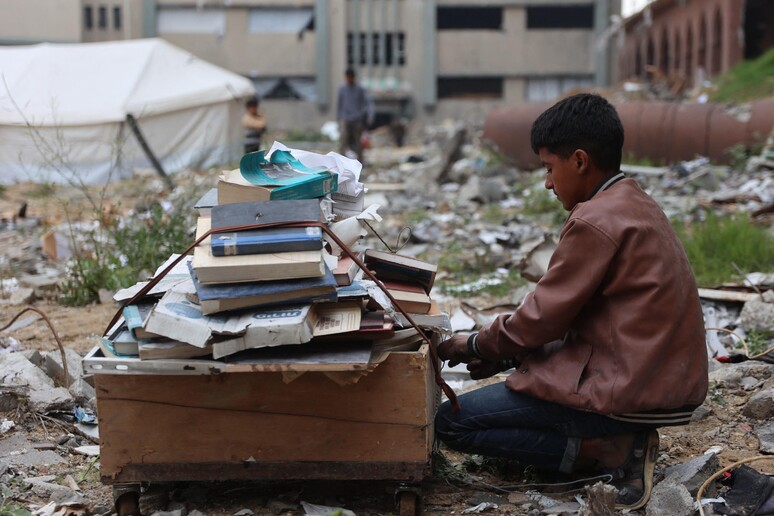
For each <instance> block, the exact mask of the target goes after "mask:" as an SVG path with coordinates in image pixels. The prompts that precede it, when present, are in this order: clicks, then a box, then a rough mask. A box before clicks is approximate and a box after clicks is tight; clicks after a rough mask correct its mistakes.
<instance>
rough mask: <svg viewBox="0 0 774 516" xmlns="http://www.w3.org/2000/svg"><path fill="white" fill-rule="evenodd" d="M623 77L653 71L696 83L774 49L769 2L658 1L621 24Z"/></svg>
mask: <svg viewBox="0 0 774 516" xmlns="http://www.w3.org/2000/svg"><path fill="white" fill-rule="evenodd" d="M624 30H625V43H624V48H623V49H622V51H621V53H620V55H619V65H618V66H619V74H620V76H621V77H622V78H627V77H639V78H646V77H647V76H648V74H649V73H652V72H653V71H654V70H658V72H660V73H662V74H664V75H666V76H668V77H671V78H673V79H677V80H680V79H683V80H685V81H687V82H688V83H689V84H696V83H697V82H698V81H701V80H702V79H705V78H711V77H714V76H716V75H719V74H722V73H724V72H726V71H727V70H728V69H729V68H731V67H732V66H734V65H735V64H737V63H738V62H739V61H741V60H742V59H754V58H756V57H758V56H760V55H761V54H762V53H763V52H764V51H765V50H766V49H768V48H771V47H772V46H774V9H772V2H771V1H770V0H656V1H654V2H652V3H651V4H649V5H648V6H647V7H646V8H645V9H643V10H642V11H640V12H639V13H637V14H635V15H633V16H631V17H629V18H627V20H626V22H625V24H624Z"/></svg>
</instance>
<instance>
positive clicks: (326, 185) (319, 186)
mask: <svg viewBox="0 0 774 516" xmlns="http://www.w3.org/2000/svg"><path fill="white" fill-rule="evenodd" d="M338 186H339V181H338V175H337V174H331V175H330V176H327V177H326V176H322V175H321V176H319V178H315V180H314V181H308V182H306V183H301V184H297V185H288V186H278V187H277V188H274V189H272V191H271V193H270V194H269V199H271V200H272V201H283V200H294V199H313V198H315V197H322V196H323V195H327V194H329V193H332V192H335V191H337V190H338Z"/></svg>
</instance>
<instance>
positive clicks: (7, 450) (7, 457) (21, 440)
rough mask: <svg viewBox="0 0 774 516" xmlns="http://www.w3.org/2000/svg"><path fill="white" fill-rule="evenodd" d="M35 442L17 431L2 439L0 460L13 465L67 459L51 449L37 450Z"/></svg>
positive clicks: (41, 463)
mask: <svg viewBox="0 0 774 516" xmlns="http://www.w3.org/2000/svg"><path fill="white" fill-rule="evenodd" d="M33 445H34V443H33V442H31V441H29V440H28V439H27V438H26V437H24V435H22V434H19V433H15V434H11V435H9V436H8V437H6V438H5V439H0V461H2V462H5V463H8V464H9V465H12V466H44V465H49V464H59V463H61V462H65V459H63V458H62V457H60V456H59V454H57V453H55V452H52V451H49V450H35V449H34V448H33Z"/></svg>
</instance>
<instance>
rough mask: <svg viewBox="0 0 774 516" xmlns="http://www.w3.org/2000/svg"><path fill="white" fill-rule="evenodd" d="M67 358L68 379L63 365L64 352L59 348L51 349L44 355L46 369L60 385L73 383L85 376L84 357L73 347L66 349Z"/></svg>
mask: <svg viewBox="0 0 774 516" xmlns="http://www.w3.org/2000/svg"><path fill="white" fill-rule="evenodd" d="M64 351H65V358H66V360H67V380H66V381H65V378H64V368H63V367H62V354H61V353H60V352H59V350H55V351H49V352H48V353H46V354H45V355H44V358H45V371H46V374H47V375H48V376H49V377H51V378H52V379H53V380H54V381H55V382H57V384H59V385H72V384H73V383H74V382H75V381H76V380H78V379H79V378H80V377H81V376H83V364H82V361H83V357H82V356H81V355H80V354H79V353H78V352H77V351H74V350H72V349H67V348H66V349H65V350H64Z"/></svg>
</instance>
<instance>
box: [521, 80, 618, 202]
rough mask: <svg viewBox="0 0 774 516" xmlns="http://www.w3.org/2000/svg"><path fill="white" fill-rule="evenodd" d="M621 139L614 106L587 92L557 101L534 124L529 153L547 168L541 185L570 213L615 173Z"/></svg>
mask: <svg viewBox="0 0 774 516" xmlns="http://www.w3.org/2000/svg"><path fill="white" fill-rule="evenodd" d="M623 140H624V131H623V126H622V125H621V120H620V119H619V118H618V114H617V113H616V111H615V108H614V107H613V106H612V105H610V103H609V102H608V101H607V100H605V99H603V98H602V97H600V96H599V95H592V94H588V93H582V94H579V95H573V96H572V97H568V98H566V99H564V100H562V101H560V102H558V103H556V104H555V105H553V106H551V107H550V108H548V109H547V110H546V111H544V112H543V113H542V114H541V115H540V116H539V117H538V118H537V120H535V122H534V123H533V124H532V133H531V144H532V150H533V151H535V153H536V154H539V155H540V159H541V161H542V162H543V165H544V166H545V167H546V182H545V186H546V188H547V189H549V190H553V192H554V194H555V195H556V196H557V197H558V198H559V200H560V201H561V202H562V206H564V208H565V209H566V210H568V211H569V210H572V209H573V208H574V207H575V205H576V204H578V203H579V202H584V201H586V200H588V198H589V197H590V196H591V195H592V194H593V192H594V190H595V188H596V187H597V186H598V185H599V183H600V181H601V180H603V179H604V178H606V177H608V176H611V175H612V174H614V173H616V172H617V171H618V170H619V168H620V166H621V149H622V147H623Z"/></svg>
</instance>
